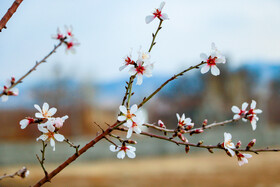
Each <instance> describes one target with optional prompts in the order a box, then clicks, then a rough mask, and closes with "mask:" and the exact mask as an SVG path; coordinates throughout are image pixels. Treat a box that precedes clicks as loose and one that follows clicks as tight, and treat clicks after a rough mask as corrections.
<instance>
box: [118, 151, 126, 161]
mask: <svg viewBox="0 0 280 187" xmlns="http://www.w3.org/2000/svg"><path fill="white" fill-rule="evenodd" d="M117 157H118V158H119V159H124V157H125V152H124V151H120V152H118V154H117Z"/></svg>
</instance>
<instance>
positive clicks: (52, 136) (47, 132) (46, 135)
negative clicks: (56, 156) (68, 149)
mask: <svg viewBox="0 0 280 187" xmlns="http://www.w3.org/2000/svg"><path fill="white" fill-rule="evenodd" d="M38 129H39V131H41V132H42V133H43V134H42V135H41V136H39V137H38V138H37V141H38V140H42V141H50V144H51V147H53V151H55V140H56V141H59V142H62V141H63V140H64V139H65V138H64V136H63V135H61V134H59V133H58V132H55V131H54V130H55V128H53V129H47V128H45V127H43V126H42V125H40V124H39V125H38Z"/></svg>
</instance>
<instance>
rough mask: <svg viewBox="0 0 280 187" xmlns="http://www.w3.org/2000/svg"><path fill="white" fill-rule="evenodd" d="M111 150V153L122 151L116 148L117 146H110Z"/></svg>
mask: <svg viewBox="0 0 280 187" xmlns="http://www.w3.org/2000/svg"><path fill="white" fill-rule="evenodd" d="M109 148H110V151H112V152H117V151H119V150H120V149H121V148H120V147H116V146H115V145H110V147H109Z"/></svg>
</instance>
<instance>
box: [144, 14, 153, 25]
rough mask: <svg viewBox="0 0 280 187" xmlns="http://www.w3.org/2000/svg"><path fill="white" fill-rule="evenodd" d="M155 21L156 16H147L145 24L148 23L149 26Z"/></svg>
mask: <svg viewBox="0 0 280 187" xmlns="http://www.w3.org/2000/svg"><path fill="white" fill-rule="evenodd" d="M154 19H155V16H152V15H149V16H146V18H145V22H146V24H149V23H151V22H152V21H153V20H154Z"/></svg>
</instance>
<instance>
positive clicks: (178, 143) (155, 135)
mask: <svg viewBox="0 0 280 187" xmlns="http://www.w3.org/2000/svg"><path fill="white" fill-rule="evenodd" d="M117 130H120V131H128V129H126V128H122V127H118V128H117ZM140 134H141V135H144V136H149V137H151V138H157V139H162V140H166V141H169V142H173V143H175V144H177V145H188V146H192V147H199V148H205V149H223V150H225V149H224V148H223V147H221V146H220V145H219V144H218V145H203V144H201V143H189V142H182V141H176V140H174V139H172V138H169V137H166V136H160V135H157V134H152V133H147V132H141V133H140ZM232 150H234V151H240V152H253V153H256V154H257V153H258V152H278V151H280V149H270V148H268V147H267V148H264V149H249V150H248V149H232Z"/></svg>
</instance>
